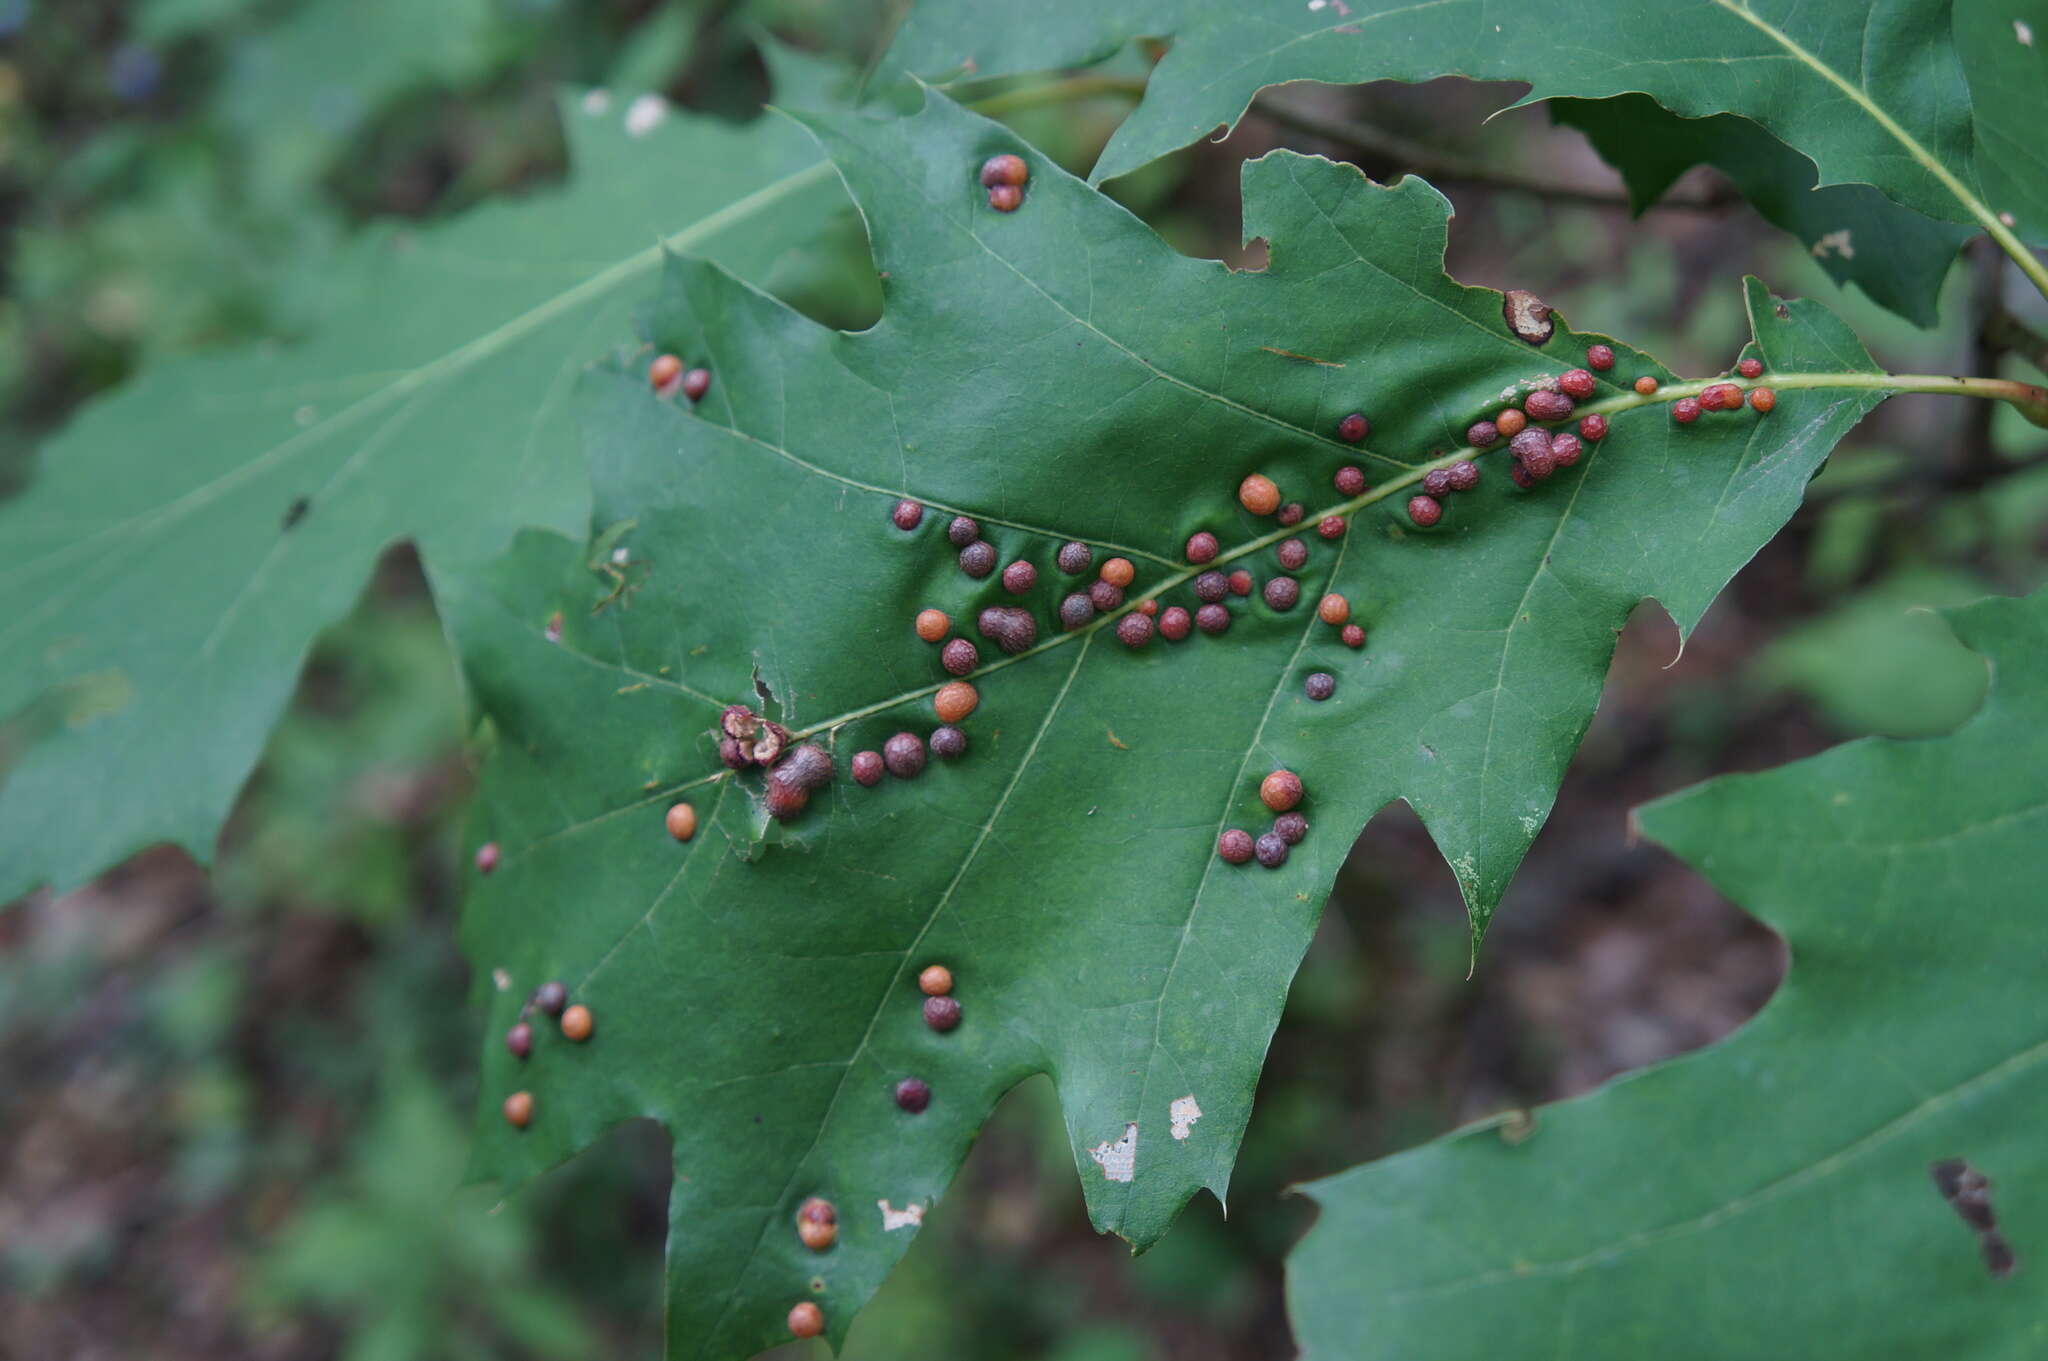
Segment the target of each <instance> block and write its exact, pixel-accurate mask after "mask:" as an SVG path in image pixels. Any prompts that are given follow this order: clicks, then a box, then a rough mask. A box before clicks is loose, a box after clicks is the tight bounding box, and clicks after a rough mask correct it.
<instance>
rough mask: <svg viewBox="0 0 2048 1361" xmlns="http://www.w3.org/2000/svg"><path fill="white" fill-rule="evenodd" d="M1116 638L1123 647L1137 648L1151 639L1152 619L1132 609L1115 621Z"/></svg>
mask: <svg viewBox="0 0 2048 1361" xmlns="http://www.w3.org/2000/svg"><path fill="white" fill-rule="evenodd" d="M1116 640H1117V641H1118V642H1119V643H1122V644H1123V645H1124V646H1125V647H1130V648H1139V647H1143V646H1145V644H1147V643H1149V642H1151V641H1152V620H1151V619H1150V618H1148V617H1147V616H1145V615H1142V614H1139V613H1137V612H1135V611H1133V612H1132V613H1130V614H1127V615H1125V616H1124V617H1123V618H1121V619H1119V620H1117V621H1116Z"/></svg>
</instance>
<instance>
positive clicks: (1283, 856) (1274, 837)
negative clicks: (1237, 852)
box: [1252, 832, 1287, 870]
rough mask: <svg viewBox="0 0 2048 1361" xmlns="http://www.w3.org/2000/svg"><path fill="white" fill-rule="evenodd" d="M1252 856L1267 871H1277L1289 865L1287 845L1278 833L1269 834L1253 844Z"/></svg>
mask: <svg viewBox="0 0 2048 1361" xmlns="http://www.w3.org/2000/svg"><path fill="white" fill-rule="evenodd" d="M1252 854H1253V855H1256V856H1257V857H1258V858H1259V863H1260V864H1261V865H1264V866H1265V867H1266V868H1267V869H1269V870H1277V869H1279V868H1280V867H1281V866H1282V865H1284V864H1286V863H1287V843H1286V842H1285V841H1284V840H1282V839H1281V837H1280V834H1279V833H1278V832H1268V833H1266V834H1265V835H1264V836H1262V837H1260V838H1259V839H1258V840H1257V841H1256V842H1254V843H1253V845H1252Z"/></svg>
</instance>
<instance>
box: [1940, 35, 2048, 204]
mask: <svg viewBox="0 0 2048 1361" xmlns="http://www.w3.org/2000/svg"><path fill="white" fill-rule="evenodd" d="M1954 23H1955V46H1956V55H1957V56H1958V57H1959V58H1961V60H1962V64H1963V76H1964V79H1966V80H1967V81H1968V82H1969V87H1970V99H1971V101H1972V102H1973V104H1974V105H1975V112H1976V118H1975V119H1974V121H1973V122H1972V124H1971V131H1972V134H1973V135H1974V137H1975V151H1976V159H1977V165H1978V167H1979V174H1980V176H1981V178H1982V179H1983V182H1984V190H1985V197H1986V199H1987V201H1988V202H1989V203H1990V205H1991V207H1992V208H1993V209H1995V210H1996V211H1999V212H2004V213H2010V214H2012V215H2013V218H2014V220H2015V221H2016V222H2018V223H2020V224H2022V226H2023V234H2024V235H2025V236H2026V238H2027V239H2028V240H2030V241H2042V240H2044V239H2048V151H2043V149H2042V145H2041V130H2042V128H2043V127H2044V126H2048V8H2043V7H2042V6H2041V5H2040V4H2039V3H2038V2H2037V3H2033V4H2013V3H2011V0H1955V20H1954Z"/></svg>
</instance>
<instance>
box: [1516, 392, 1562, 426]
mask: <svg viewBox="0 0 2048 1361" xmlns="http://www.w3.org/2000/svg"><path fill="white" fill-rule="evenodd" d="M1522 410H1524V411H1526V412H1528V413H1529V419H1530V420H1532V421H1561V420H1564V419H1565V418H1566V417H1568V416H1570V415H1571V414H1572V399H1571V398H1569V397H1567V396H1565V395H1564V394H1563V393H1562V392H1549V391H1545V390H1543V389H1541V388H1539V389H1538V390H1536V391H1535V392H1532V393H1530V394H1529V396H1528V398H1527V399H1526V400H1524V401H1523V403H1522Z"/></svg>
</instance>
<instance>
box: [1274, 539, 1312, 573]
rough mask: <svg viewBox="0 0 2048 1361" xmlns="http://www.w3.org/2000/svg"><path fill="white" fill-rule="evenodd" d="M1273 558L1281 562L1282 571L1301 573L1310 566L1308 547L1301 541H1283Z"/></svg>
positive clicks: (1275, 550)
mask: <svg viewBox="0 0 2048 1361" xmlns="http://www.w3.org/2000/svg"><path fill="white" fill-rule="evenodd" d="M1273 556H1274V557H1275V558H1276V559H1277V560H1278V561H1279V563H1280V567H1281V570H1282V571H1287V572H1299V571H1300V570H1301V569H1302V568H1303V567H1305V566H1307V565H1308V545H1307V544H1305V543H1303V542H1302V541H1301V540H1300V539H1282V540H1281V541H1280V544H1279V546H1278V547H1277V548H1275V549H1274V550H1273Z"/></svg>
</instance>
